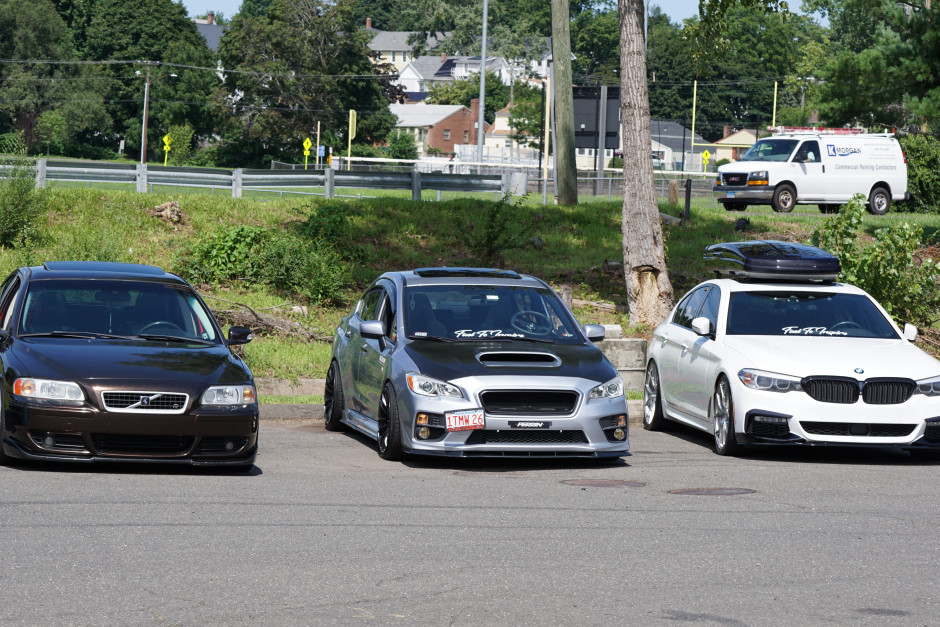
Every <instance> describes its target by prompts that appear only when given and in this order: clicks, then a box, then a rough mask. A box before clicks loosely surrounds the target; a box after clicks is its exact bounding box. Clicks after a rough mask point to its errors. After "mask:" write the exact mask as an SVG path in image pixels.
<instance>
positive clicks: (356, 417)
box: [324, 268, 630, 459]
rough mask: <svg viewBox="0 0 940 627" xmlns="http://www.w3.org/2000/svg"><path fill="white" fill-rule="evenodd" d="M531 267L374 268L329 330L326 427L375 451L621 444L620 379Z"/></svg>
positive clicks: (594, 451)
mask: <svg viewBox="0 0 940 627" xmlns="http://www.w3.org/2000/svg"><path fill="white" fill-rule="evenodd" d="M603 337H604V328H603V327H600V326H598V325H590V324H589V325H585V326H584V327H583V328H582V327H580V326H578V324H577V322H576V321H575V319H574V316H572V314H571V312H570V311H569V310H568V308H567V307H565V305H564V304H563V303H562V301H561V299H560V298H558V295H557V294H555V292H553V291H552V289H551V288H550V287H549V286H548V285H547V284H546V283H545V282H544V281H541V280H540V279H537V278H535V277H531V276H527V275H523V274H518V273H516V272H512V271H506V270H490V269H480V268H421V269H417V270H413V271H407V272H387V273H385V274H383V275H382V276H381V277H379V278H378V279H377V280H376V281H375V282H374V283H373V284H372V285H370V286H369V288H368V289H367V290H366V291H365V293H364V294H363V296H362V298H360V299H359V302H358V303H357V304H356V307H355V308H354V309H353V311H352V312H351V313H349V315H347V316H346V317H344V318H343V320H342V322H340V325H339V326H338V327H337V329H336V338H335V340H334V342H333V356H332V360H331V363H330V368H329V371H328V372H327V377H326V390H325V394H324V410H325V422H326V428H327V429H330V430H338V429H341V428H342V427H343V425H348V426H349V427H352V428H353V429H356V430H357V431H360V432H362V433H364V434H365V435H367V436H369V437H371V438H373V439H375V440H376V441H377V443H378V451H379V455H380V456H382V457H383V458H385V459H400V458H401V457H402V456H403V455H404V454H406V453H413V454H422V455H450V456H458V457H472V456H474V457H476V456H479V457H589V458H600V457H621V456H624V455H629V454H630V453H629V450H630V445H629V431H628V422H629V421H628V419H627V403H626V399H625V397H624V393H623V381H622V380H621V378H620V376H619V375H618V374H617V370H616V369H615V368H614V367H613V365H611V363H610V362H609V361H608V360H607V358H606V357H604V355H603V353H601V351H600V349H598V348H597V347H596V346H594V344H593V343H592V342H593V341H596V340H601V339H603Z"/></svg>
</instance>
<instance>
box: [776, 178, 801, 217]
mask: <svg viewBox="0 0 940 627" xmlns="http://www.w3.org/2000/svg"><path fill="white" fill-rule="evenodd" d="M771 202H772V205H773V208H774V211H776V212H777V213H790V212H791V211H793V207H795V206H796V189H794V188H793V186H792V185H790V184H789V183H781V184H780V185H777V188H776V189H775V190H774V197H773V200H772V201H771Z"/></svg>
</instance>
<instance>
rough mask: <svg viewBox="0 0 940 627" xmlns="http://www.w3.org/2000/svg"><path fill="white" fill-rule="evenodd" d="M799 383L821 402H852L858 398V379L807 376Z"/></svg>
mask: <svg viewBox="0 0 940 627" xmlns="http://www.w3.org/2000/svg"><path fill="white" fill-rule="evenodd" d="M800 385H802V386H803V389H804V390H805V391H806V393H807V394H809V395H810V396H812V397H813V399H815V400H817V401H819V402H821V403H854V402H856V401H857V400H858V381H855V380H854V379H822V378H815V377H808V378H806V379H803V381H802V382H801V383H800Z"/></svg>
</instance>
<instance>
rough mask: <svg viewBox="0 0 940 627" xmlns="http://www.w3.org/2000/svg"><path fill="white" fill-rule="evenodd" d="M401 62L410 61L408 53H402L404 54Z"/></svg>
mask: <svg viewBox="0 0 940 627" xmlns="http://www.w3.org/2000/svg"><path fill="white" fill-rule="evenodd" d="M401 60H402V61H407V60H408V53H407V52H402V53H401Z"/></svg>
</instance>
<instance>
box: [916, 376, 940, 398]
mask: <svg viewBox="0 0 940 627" xmlns="http://www.w3.org/2000/svg"><path fill="white" fill-rule="evenodd" d="M914 393H915V394H923V395H924V396H940V377H931V378H930V379H922V380H920V381H918V382H917V389H916V391H915V392H914Z"/></svg>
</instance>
